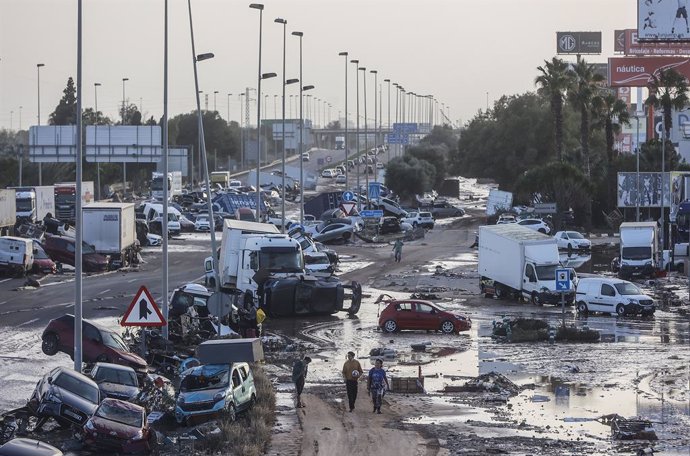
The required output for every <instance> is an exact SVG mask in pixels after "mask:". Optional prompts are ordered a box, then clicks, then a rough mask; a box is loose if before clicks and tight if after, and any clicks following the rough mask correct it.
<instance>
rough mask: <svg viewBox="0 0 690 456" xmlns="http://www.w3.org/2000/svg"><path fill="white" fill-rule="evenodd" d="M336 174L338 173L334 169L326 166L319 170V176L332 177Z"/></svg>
mask: <svg viewBox="0 0 690 456" xmlns="http://www.w3.org/2000/svg"><path fill="white" fill-rule="evenodd" d="M337 174H338V173H337V172H336V171H335V170H334V169H330V168H327V169H324V170H323V171H321V177H325V178H328V179H333V178H334V177H335V176H336V175H337Z"/></svg>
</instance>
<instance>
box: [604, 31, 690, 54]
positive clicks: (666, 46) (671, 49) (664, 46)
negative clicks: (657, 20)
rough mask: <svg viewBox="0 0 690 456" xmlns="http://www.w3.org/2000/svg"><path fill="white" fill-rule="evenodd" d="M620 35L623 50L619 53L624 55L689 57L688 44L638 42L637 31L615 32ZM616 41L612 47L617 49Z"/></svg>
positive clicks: (676, 42)
mask: <svg viewBox="0 0 690 456" xmlns="http://www.w3.org/2000/svg"><path fill="white" fill-rule="evenodd" d="M617 32H621V33H622V35H621V36H619V37H618V38H620V41H622V42H621V44H622V46H623V48H622V50H621V52H623V53H624V54H625V55H649V56H663V55H671V56H677V55H690V43H684V42H680V41H672V42H668V41H665V42H649V41H640V39H639V37H638V33H637V30H635V29H627V30H617ZM618 38H617V39H616V41H615V42H614V45H615V46H616V50H617V49H618V45H619V39H618Z"/></svg>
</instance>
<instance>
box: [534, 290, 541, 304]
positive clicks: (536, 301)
mask: <svg viewBox="0 0 690 456" xmlns="http://www.w3.org/2000/svg"><path fill="white" fill-rule="evenodd" d="M532 304H534V305H535V306H540V305H541V301H540V300H539V294H538V293H537V292H536V291H533V292H532Z"/></svg>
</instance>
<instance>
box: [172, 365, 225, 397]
mask: <svg viewBox="0 0 690 456" xmlns="http://www.w3.org/2000/svg"><path fill="white" fill-rule="evenodd" d="M229 378H230V376H229V374H228V371H227V369H226V370H220V371H218V370H216V371H207V370H205V369H201V370H196V371H195V372H194V373H193V374H189V375H187V376H186V377H185V378H184V379H182V382H181V383H180V391H183V392H189V391H202V390H209V389H219V388H225V387H227V386H228V380H229Z"/></svg>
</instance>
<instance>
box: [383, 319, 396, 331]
mask: <svg viewBox="0 0 690 456" xmlns="http://www.w3.org/2000/svg"><path fill="white" fill-rule="evenodd" d="M383 330H384V331H386V332H387V333H394V332H397V331H398V324H397V323H396V322H395V320H386V322H385V323H384V324H383Z"/></svg>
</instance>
